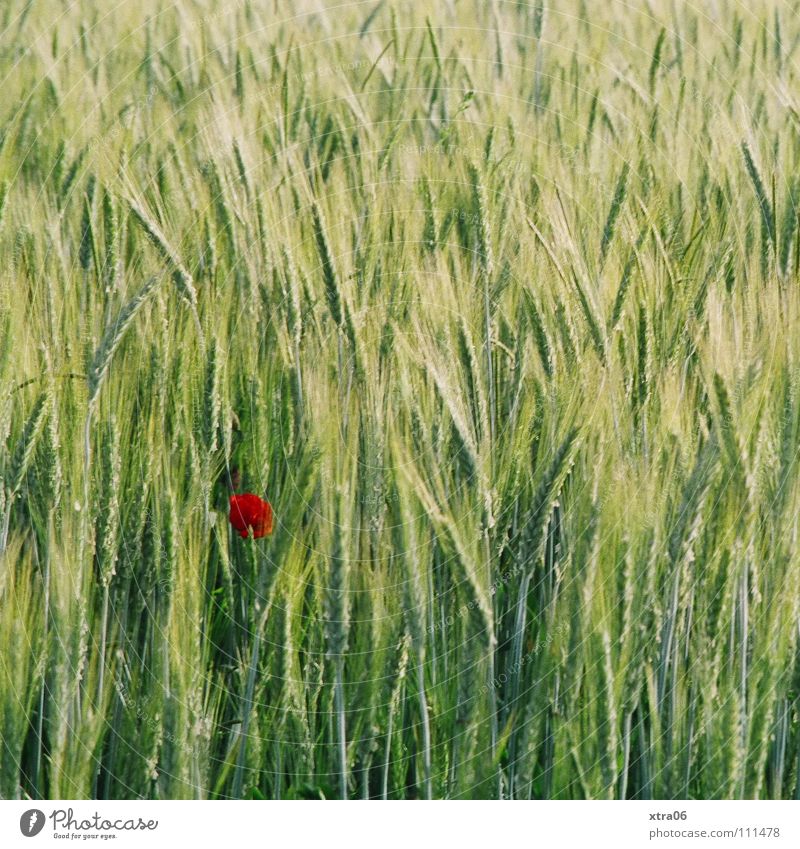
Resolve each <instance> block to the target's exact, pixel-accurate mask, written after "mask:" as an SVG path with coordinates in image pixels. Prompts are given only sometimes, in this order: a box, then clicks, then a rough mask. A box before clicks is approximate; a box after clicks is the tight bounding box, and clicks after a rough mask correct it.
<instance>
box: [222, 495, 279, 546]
mask: <svg viewBox="0 0 800 849" xmlns="http://www.w3.org/2000/svg"><path fill="white" fill-rule="evenodd" d="M230 502H231V512H230V514H229V516H228V518H229V519H230V521H231V524H232V525H233V527H234V528H236V530H237V531H239V536H241V537H243V538H246V537H247V536H248V535H249V532H250V528H252V529H253V536H254V537H255V538H256V539H259V538H260V537H265V536H267V535H268V534H271V533H272V506H271V505H270V503H269V502H268V501H264V500H263V499H261V498H259V497H258V496H257V495H253V494H252V493H251V492H245V493H242V495H232V496H231V497H230Z"/></svg>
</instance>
